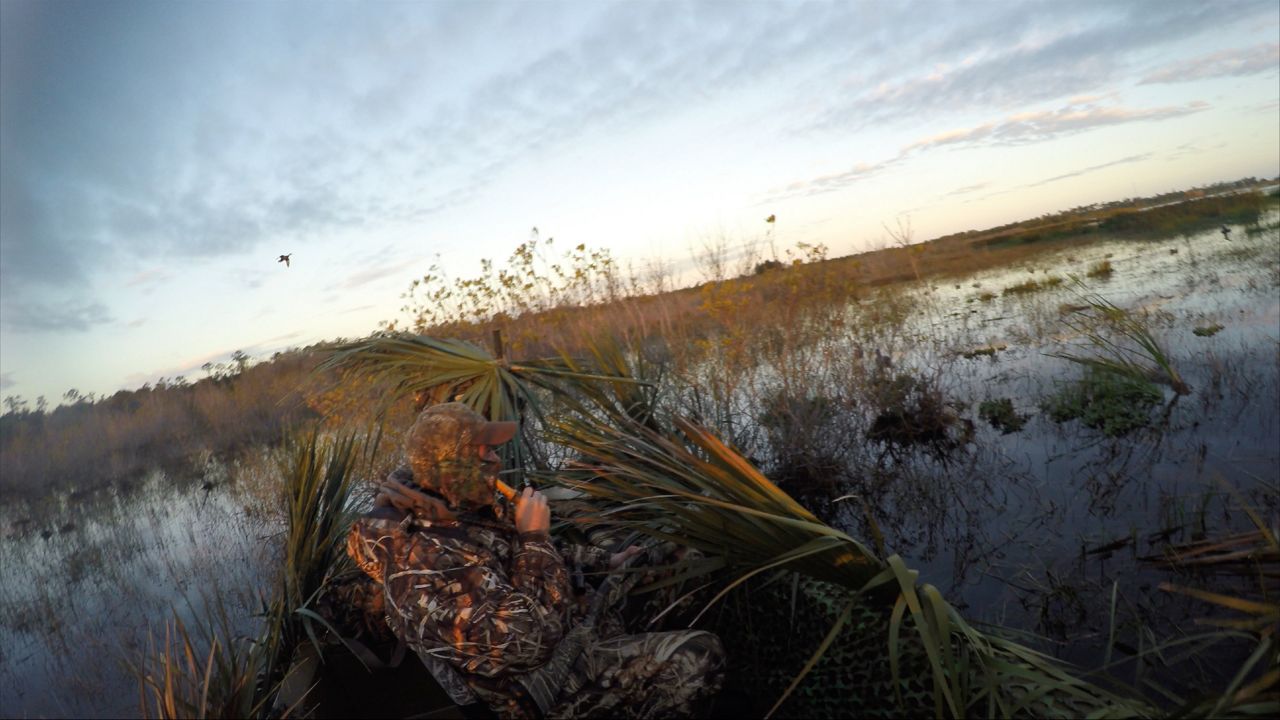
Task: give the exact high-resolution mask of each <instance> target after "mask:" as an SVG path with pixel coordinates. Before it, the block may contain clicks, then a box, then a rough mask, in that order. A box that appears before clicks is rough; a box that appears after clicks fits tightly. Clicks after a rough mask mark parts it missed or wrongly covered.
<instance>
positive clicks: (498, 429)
mask: <svg viewBox="0 0 1280 720" xmlns="http://www.w3.org/2000/svg"><path fill="white" fill-rule="evenodd" d="M515 434H516V424H515V423H513V422H490V421H488V420H486V419H485V418H484V416H483V415H481V414H480V413H478V412H476V411H475V410H472V409H471V408H470V407H468V406H467V405H465V404H463V403H459V402H452V403H444V404H441V405H432V406H431V407H429V408H427V409H425V410H423V411H422V412H421V413H419V414H418V419H417V420H415V421H414V423H413V427H411V428H409V432H408V434H407V435H406V436H405V441H404V456H405V460H406V461H407V462H408V463H409V467H410V469H412V470H413V478H414V480H415V481H416V482H417V483H418V484H420V485H422V486H423V487H426V488H429V489H431V490H435V491H436V492H438V493H440V494H441V495H443V496H444V498H445V500H447V501H448V502H449V504H450V505H452V506H454V507H463V508H466V507H477V506H485V505H490V504H492V502H493V481H494V479H495V478H494V475H493V473H494V472H496V468H488V469H487V468H485V467H484V464H483V463H482V462H481V459H480V457H479V454H478V453H477V452H476V451H475V450H474V449H473V448H474V447H475V446H477V445H487V446H497V445H501V444H503V443H505V442H507V441H508V440H510V439H511V438H512V437H514V436H515Z"/></svg>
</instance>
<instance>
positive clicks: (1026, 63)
mask: <svg viewBox="0 0 1280 720" xmlns="http://www.w3.org/2000/svg"><path fill="white" fill-rule="evenodd" d="M975 7H979V8H981V9H982V10H984V11H986V12H977V13H974V14H973V15H972V16H971V17H970V18H966V19H964V20H962V21H959V22H955V23H952V24H951V27H950V29H949V31H948V34H947V35H945V36H943V37H940V38H937V39H934V40H932V41H924V42H919V43H916V44H915V45H914V46H912V45H910V44H908V46H907V48H905V49H903V50H897V51H895V52H894V53H893V54H892V55H890V56H889V58H888V60H887V61H886V62H884V63H883V65H882V67H880V68H879V69H877V70H876V71H875V72H873V73H869V74H867V75H866V76H865V77H862V78H859V81H858V82H856V83H855V84H854V86H853V87H852V88H851V92H845V93H842V94H841V96H842V97H844V98H846V99H843V100H838V101H834V102H828V103H824V105H823V107H822V108H821V109H820V110H819V111H817V112H816V113H815V114H813V115H812V116H810V117H809V118H808V119H806V120H805V121H803V122H801V123H799V124H797V125H796V126H794V128H793V130H795V131H796V132H820V131H833V130H838V131H842V132H843V131H847V130H851V129H852V130H858V129H863V128H867V127H872V126H876V125H880V124H883V123H896V124H903V123H910V122H913V121H917V119H919V118H929V117H932V116H934V115H936V113H937V111H938V109H939V108H945V109H946V110H947V111H948V112H963V111H966V110H972V109H977V108H984V107H992V106H995V107H1020V106H1023V107H1025V106H1027V105H1031V104H1034V103H1039V102H1045V101H1051V100H1055V99H1058V98H1068V97H1072V96H1083V97H1089V96H1092V95H1096V94H1098V92H1099V90H1100V89H1102V88H1105V87H1106V86H1107V85H1108V84H1111V83H1114V82H1115V81H1117V80H1118V79H1119V78H1121V77H1123V75H1124V74H1126V73H1128V72H1130V68H1131V65H1132V63H1133V61H1132V60H1131V59H1130V58H1138V57H1141V56H1142V54H1143V53H1144V52H1148V51H1150V50H1151V49H1152V48H1157V47H1159V46H1161V45H1164V44H1166V43H1170V42H1173V41H1178V40H1183V39H1187V38H1191V37H1194V36H1197V35H1200V34H1203V33H1205V32H1208V31H1209V30H1210V29H1211V28H1212V29H1214V30H1215V31H1217V30H1220V29H1222V28H1225V27H1227V26H1230V25H1233V24H1237V23H1242V22H1250V21H1255V20H1257V19H1266V20H1271V19H1272V17H1273V16H1274V12H1275V10H1274V4H1271V5H1268V4H1267V3H1265V2H1264V3H1243V2H1242V3H1213V4H1203V3H1178V2H1162V3H1140V4H1134V5H1124V4H1119V3H1100V4H1080V3H1000V4H985V5H979V6H975ZM1046 28H1052V30H1046ZM921 66H927V67H929V68H930V69H929V70H912V69H914V68H919V67H921ZM904 67H905V68H909V70H907V71H906V72H905V73H904V72H903V71H902V68H904ZM858 90H861V91H860V92H859V91H858ZM828 93H829V89H828Z"/></svg>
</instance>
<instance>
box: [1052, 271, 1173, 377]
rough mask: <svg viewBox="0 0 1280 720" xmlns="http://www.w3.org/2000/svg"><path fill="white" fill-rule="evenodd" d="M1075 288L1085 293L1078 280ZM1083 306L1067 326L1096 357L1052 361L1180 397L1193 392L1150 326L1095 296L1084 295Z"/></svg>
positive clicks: (1070, 355) (1074, 311)
mask: <svg viewBox="0 0 1280 720" xmlns="http://www.w3.org/2000/svg"><path fill="white" fill-rule="evenodd" d="M1076 284H1077V286H1078V287H1080V288H1082V289H1086V290H1087V288H1085V285H1084V283H1082V282H1081V281H1080V280H1079V279H1078V278H1076ZM1081 300H1082V301H1083V302H1084V305H1083V306H1081V307H1079V308H1073V309H1072V311H1071V312H1070V313H1069V314H1068V315H1067V316H1066V317H1065V318H1064V323H1065V324H1066V325H1067V326H1068V327H1069V328H1071V329H1072V330H1073V331H1075V333H1076V334H1078V335H1079V336H1080V337H1082V338H1084V340H1085V345H1086V347H1089V348H1091V349H1093V350H1094V351H1095V354H1091V355H1080V354H1076V353H1051V355H1052V356H1053V357H1060V358H1062V359H1064V360H1070V361H1071V362H1074V363H1078V364H1081V365H1085V366H1087V367H1091V368H1094V369H1097V370H1100V371H1103V372H1112V373H1117V374H1120V375H1124V376H1127V377H1132V378H1137V379H1140V380H1145V381H1149V382H1157V383H1162V384H1165V385H1168V386H1169V387H1171V388H1172V389H1173V391H1174V392H1175V393H1177V394H1178V395H1187V394H1189V393H1190V392H1191V386H1190V385H1188V384H1187V383H1186V382H1185V381H1184V380H1183V379H1182V376H1181V375H1180V374H1179V373H1178V371H1177V369H1176V368H1175V367H1174V366H1173V361H1172V360H1171V359H1170V356H1169V352H1168V351H1167V350H1166V349H1165V347H1164V344H1163V343H1161V342H1160V341H1159V340H1158V339H1157V338H1156V337H1155V334H1154V333H1153V332H1152V330H1151V327H1150V326H1149V324H1148V323H1147V322H1146V321H1145V320H1144V319H1143V318H1141V317H1138V316H1135V315H1134V314H1133V313H1130V312H1128V311H1126V310H1123V309H1121V308H1120V307H1118V306H1116V305H1115V304H1114V303H1112V302H1111V301H1110V300H1107V299H1106V298H1104V297H1102V296H1101V295H1098V294H1096V293H1088V292H1086V293H1085V294H1082V295H1081Z"/></svg>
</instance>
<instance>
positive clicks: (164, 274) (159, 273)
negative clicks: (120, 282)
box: [124, 268, 173, 293]
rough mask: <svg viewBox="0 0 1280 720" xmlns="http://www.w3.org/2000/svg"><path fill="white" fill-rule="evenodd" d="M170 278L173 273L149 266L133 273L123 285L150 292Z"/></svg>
mask: <svg viewBox="0 0 1280 720" xmlns="http://www.w3.org/2000/svg"><path fill="white" fill-rule="evenodd" d="M171 279H173V273H171V272H169V271H167V270H165V269H163V268H150V269H148V270H141V271H139V272H137V273H135V274H134V275H133V276H132V277H130V278H129V279H128V280H126V281H125V282H124V286H125V287H128V288H141V289H142V292H144V293H150V292H152V291H153V290H155V289H156V288H158V287H160V286H161V285H163V284H165V283H166V282H168V281H169V280H171Z"/></svg>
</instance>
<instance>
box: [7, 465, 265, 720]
mask: <svg viewBox="0 0 1280 720" xmlns="http://www.w3.org/2000/svg"><path fill="white" fill-rule="evenodd" d="M217 474H218V473H215V475H217ZM225 475H226V473H225V470H224V471H221V476H220V477H217V480H216V481H214V486H213V487H210V488H209V489H207V490H206V489H203V488H202V487H201V484H203V483H191V482H187V483H183V484H182V485H181V486H175V485H174V482H173V479H172V478H170V477H168V476H166V475H165V474H163V473H159V472H157V473H153V474H152V475H150V476H149V477H147V478H145V479H144V480H143V481H142V482H141V483H140V485H139V487H137V488H135V489H133V490H128V491H124V490H106V491H102V492H98V493H95V494H93V495H91V496H89V497H81V498H79V499H78V500H72V499H70V498H69V497H60V498H57V499H56V500H55V501H52V502H50V503H48V504H47V505H46V506H44V507H26V506H22V505H12V504H11V505H7V506H6V507H5V508H4V511H3V513H0V521H2V522H3V527H4V528H6V529H7V533H6V537H5V538H4V539H3V540H0V568H3V582H0V707H3V708H4V714H5V715H8V716H26V715H60V716H67V717H120V716H132V715H136V714H137V712H138V708H137V684H136V682H135V681H134V680H133V678H132V676H130V675H129V674H128V673H127V672H126V671H125V669H124V667H123V666H122V665H121V663H120V659H121V658H122V657H124V656H126V655H130V654H134V653H136V652H138V651H139V650H141V649H143V648H144V647H145V644H146V642H147V637H148V634H147V633H148V629H152V630H155V631H156V632H158V633H160V637H163V623H164V621H165V619H166V618H168V617H170V608H171V607H172V608H173V609H174V610H175V611H176V612H177V613H178V614H179V616H180V617H182V618H183V619H184V622H186V623H187V624H188V626H189V627H196V626H198V625H199V619H200V618H203V617H208V611H207V608H208V604H209V603H215V602H216V603H221V604H222V605H223V606H224V607H226V608H227V610H228V612H229V615H230V617H232V618H236V619H238V622H239V625H238V627H237V628H236V629H237V630H238V631H242V632H245V633H250V632H253V631H254V630H255V624H256V621H255V619H254V617H253V615H254V613H255V612H256V610H257V608H258V607H259V606H258V604H257V595H258V592H259V591H260V592H261V593H264V594H269V592H270V588H269V587H268V584H269V580H268V578H271V577H273V575H274V569H273V566H274V563H275V557H276V555H275V551H274V548H273V546H272V543H271V536H272V535H273V534H274V533H276V532H278V531H279V529H280V527H281V526H280V523H279V522H277V521H275V520H272V519H271V515H270V513H269V512H266V511H265V510H264V509H263V508H262V501H261V500H260V499H259V496H257V495H255V494H254V493H252V492H250V491H249V490H248V488H247V487H246V485H247V483H248V482H249V481H250V480H251V478H248V477H246V478H244V482H243V483H240V484H231V485H229V484H228V483H226V482H225V481H224V480H225ZM211 479H212V478H211ZM204 482H208V480H206V481H204ZM24 521H25V522H24Z"/></svg>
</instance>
